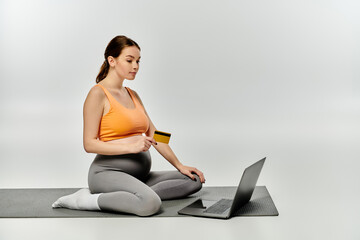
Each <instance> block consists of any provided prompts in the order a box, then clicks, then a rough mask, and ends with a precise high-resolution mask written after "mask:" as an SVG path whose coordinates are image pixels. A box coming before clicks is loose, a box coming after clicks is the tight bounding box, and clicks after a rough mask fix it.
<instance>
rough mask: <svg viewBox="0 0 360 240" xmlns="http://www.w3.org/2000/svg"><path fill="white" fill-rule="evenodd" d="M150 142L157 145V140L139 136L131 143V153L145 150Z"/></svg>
mask: <svg viewBox="0 0 360 240" xmlns="http://www.w3.org/2000/svg"><path fill="white" fill-rule="evenodd" d="M152 144H155V145H157V142H156V141H155V140H154V139H153V138H151V137H146V136H141V137H139V138H138V139H137V140H136V141H135V142H134V143H133V144H131V148H130V151H131V152H132V153H139V152H146V151H147V150H149V148H150V147H151V145H152Z"/></svg>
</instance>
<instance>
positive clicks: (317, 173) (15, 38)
mask: <svg viewBox="0 0 360 240" xmlns="http://www.w3.org/2000/svg"><path fill="white" fill-rule="evenodd" d="M116 35H126V36H128V37H130V38H132V39H134V40H135V41H136V42H137V43H138V44H139V45H140V47H141V49H142V51H141V56H142V58H141V63H140V72H139V74H138V75H137V77H136V79H135V80H134V81H126V82H125V85H126V86H129V87H130V88H132V89H134V90H136V91H137V92H138V93H139V95H140V96H141V98H142V100H143V102H144V104H145V107H146V109H147V111H148V113H149V115H150V117H151V118H152V121H153V122H154V123H155V126H156V127H157V128H158V129H159V130H163V131H166V132H171V133H172V138H171V140H170V145H171V147H172V148H173V150H174V151H175V153H176V154H177V156H178V158H179V159H180V160H181V161H182V162H183V163H184V164H187V165H191V166H195V167H197V168H199V169H200V170H202V171H203V172H204V173H205V176H206V179H207V182H206V185H205V186H223V185H228V186H233V185H237V184H238V181H239V179H240V176H241V174H242V171H243V169H244V168H245V167H246V166H248V165H250V164H251V163H253V162H255V161H256V160H259V159H260V158H262V157H265V156H266V157H267V162H266V164H265V166H264V169H263V172H262V175H261V177H260V179H259V185H266V186H267V187H268V189H269V191H270V193H271V195H272V197H273V199H274V201H275V203H276V205H277V207H278V208H279V212H280V216H279V217H277V218H265V219H262V218H236V220H230V221H228V222H220V223H219V222H216V221H212V220H202V221H201V220H198V219H195V220H193V219H192V220H189V221H188V222H184V219H181V220H176V219H175V220H174V219H171V221H170V222H167V221H165V220H164V219H155V220H153V219H151V220H150V219H146V220H144V219H139V220H134V219H132V220H123V219H118V220H106V219H82V220H77V219H73V220H69V219H65V220H63V219H57V220H55V219H53V220H51V221H50V222H49V220H41V219H37V220H31V219H29V220H27V219H25V220H24V219H22V220H21V219H18V220H15V219H12V220H11V219H10V220H1V222H2V223H1V226H2V227H0V237H1V236H3V237H6V238H7V239H12V237H13V239H16V238H17V237H21V236H26V237H29V236H32V235H31V234H35V232H37V234H40V233H39V232H41V231H39V229H43V227H42V226H44V225H43V224H44V223H45V222H46V224H48V225H46V226H47V227H46V228H45V229H47V231H48V232H46V231H45V233H49V234H50V233H51V231H52V230H51V229H52V227H50V226H52V224H54V225H57V226H59V225H60V226H62V228H65V229H66V228H70V229H72V230H71V231H72V232H73V233H74V234H78V235H77V237H79V236H80V234H84V233H85V232H86V234H87V235H86V237H87V238H88V239H91V238H92V237H93V239H96V236H98V233H97V232H96V233H94V232H93V231H95V230H94V229H96V228H98V227H99V226H101V227H103V228H105V229H107V230H108V231H105V232H106V234H108V235H105V236H108V237H111V236H112V235H111V230H112V226H113V227H114V229H116V227H119V226H120V225H121V226H126V227H125V228H124V229H122V231H123V234H125V236H128V237H129V236H132V237H134V236H133V235H131V234H132V233H133V232H134V231H136V230H134V229H137V228H138V226H144V227H145V228H146V226H147V228H152V229H155V230H158V232H159V234H158V235H156V236H158V237H159V238H161V237H163V236H165V235H166V234H167V233H169V234H171V232H173V231H176V230H177V227H174V226H179V228H182V227H181V226H183V228H184V229H185V228H187V229H189V228H190V229H195V228H197V227H194V226H199V227H201V226H203V227H204V226H205V225H204V224H205V223H206V226H210V227H209V229H211V226H212V225H211V224H214V226H217V230H219V229H220V230H219V231H220V232H221V231H223V232H224V233H226V234H227V235H225V236H227V237H228V239H233V238H234V239H235V238H237V237H238V236H245V237H249V236H252V237H253V239H262V238H263V237H264V238H265V237H267V238H268V239H269V238H272V237H273V238H276V239H289V238H292V239H294V235H296V236H298V237H299V239H304V238H307V239H312V238H313V239H315V238H317V239H319V238H323V237H326V238H327V239H339V238H342V239H359V238H360V231H359V230H358V228H357V226H358V225H359V217H360V210H359V209H360V208H359V207H358V205H357V203H358V202H360V190H359V183H360V177H359V174H358V169H359V168H360V164H359V161H360V151H359V147H358V145H359V141H360V126H359V122H360V68H359V67H360V44H359V43H360V3H359V2H358V1H356V0H345V1H344V0H333V1H325V0H305V1H304V0H302V1H300V0H295V1H285V0H274V1H265V0H256V1H253V0H252V1H250V0H249V1H247V0H246V1H190V0H186V1H165V0H164V1H160V0H156V1H85V0H83V1H69V0H66V1H41V0H33V1H25V0H24V1H19V0H15V1H14V0H11V1H10V0H8V1H4V0H0V80H1V87H0V132H1V134H0V150H1V155H0V164H1V165H0V188H46V187H86V186H87V171H88V168H89V165H90V163H91V161H92V160H93V158H94V155H93V154H88V153H86V152H85V151H84V150H83V146H82V127H83V125H82V107H83V102H84V100H85V98H86V95H87V93H88V91H89V90H90V88H91V87H92V86H93V85H94V84H95V77H96V75H97V73H98V70H99V68H100V65H101V64H102V62H103V61H104V57H103V54H104V50H105V47H106V45H107V44H108V42H109V41H110V40H111V39H112V38H113V37H115V36H116ZM151 153H152V157H153V169H154V170H168V169H173V168H172V166H171V165H170V164H169V163H167V162H166V160H164V159H163V158H162V157H161V156H160V155H159V154H158V153H157V152H156V150H154V149H151ZM186 219H191V218H186ZM191 221H193V222H191ZM239 221H241V224H240V223H239ZM204 222H205V223H204ZM172 223H173V224H172ZM164 224H165V226H166V229H167V230H164V229H163V228H162V227H160V226H164ZM166 224H168V225H166ZM194 224H195V225H194ZM216 224H217V225H216ZM239 224H240V225H241V226H247V227H245V228H244V229H242V231H240V233H238V234H239V235H236V234H235V233H236V232H237V230H235V229H237V228H238V227H239ZM15 226H17V227H16V229H18V227H19V226H20V228H19V229H22V228H23V231H14V228H13V227H15ZM85 226H89V228H88V227H85ZM134 226H137V227H134ZM54 228H56V227H54ZM207 228H208V227H207ZM89 229H90V230H89ZM215 229H216V228H215ZM285 229H288V230H285ZM167 231H168V232H167ZM186 231H189V230H186ZM214 231H215V230H214ZM66 232H68V231H66ZM161 232H162V233H164V235H161V234H160V233H161ZM45 233H44V235H36V234H35V235H36V236H38V237H39V236H40V237H41V236H42V237H45V236H47V235H46V234H45ZM68 233H69V232H68ZM22 234H23V235H22ZM63 234H64V233H63ZM138 234H140V235H136V236H143V237H146V235H141V233H138ZM143 234H145V233H143ZM192 234H193V236H199V237H200V236H204V235H201V234H200V233H194V232H193V233H192ZM241 234H242V235H241ZM35 235H34V236H35ZM56 236H58V237H59V236H61V234H60V235H56ZM64 236H66V237H67V238H69V237H70V236H75V235H69V236H68V235H64ZM84 236H85V235H84ZM102 236H103V235H102ZM123 236H124V235H123ZM177 236H178V237H180V236H181V235H177ZM205 236H206V235H205ZM209 237H210V238H211V237H216V234H215V235H214V232H213V233H209V236H208V238H209ZM70 238H71V237H70ZM4 239H5V238H4Z"/></svg>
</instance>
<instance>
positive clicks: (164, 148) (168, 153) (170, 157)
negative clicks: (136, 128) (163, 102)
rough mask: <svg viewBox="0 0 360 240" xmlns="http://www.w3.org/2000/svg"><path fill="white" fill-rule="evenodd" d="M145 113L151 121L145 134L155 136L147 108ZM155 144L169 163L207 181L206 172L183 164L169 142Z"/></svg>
mask: <svg viewBox="0 0 360 240" xmlns="http://www.w3.org/2000/svg"><path fill="white" fill-rule="evenodd" d="M133 92H134V94H135V96H136V97H137V98H138V100H139V102H140V103H141V105H142V106H143V107H144V104H143V103H142V101H141V99H140V97H139V95H138V94H137V93H136V92H135V91H133ZM144 110H145V107H144ZM145 113H146V115H147V117H148V119H149V122H150V127H149V129H148V131H147V132H146V133H145V134H146V136H148V137H150V138H153V136H154V132H155V130H156V128H155V126H154V124H153V122H152V121H151V119H150V117H149V115H148V114H147V112H146V110H145ZM153 146H154V147H155V149H156V150H157V151H158V152H159V153H160V154H161V155H162V156H163V157H164V158H165V159H166V160H167V161H168V162H169V163H171V164H172V165H173V166H174V167H175V168H176V169H177V170H179V172H181V173H182V174H184V175H187V176H189V177H190V178H191V179H193V180H195V177H194V175H193V174H192V173H195V174H197V175H198V176H199V177H200V181H201V182H202V183H204V182H205V177H204V174H203V173H202V172H201V171H200V170H198V169H196V168H194V167H189V166H185V165H183V164H182V163H181V162H180V161H179V159H178V158H177V157H176V155H175V153H174V152H173V151H172V149H171V147H170V146H169V145H168V144H165V143H161V142H158V143H157V145H153Z"/></svg>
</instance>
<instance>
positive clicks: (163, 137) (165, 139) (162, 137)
mask: <svg viewBox="0 0 360 240" xmlns="http://www.w3.org/2000/svg"><path fill="white" fill-rule="evenodd" d="M170 137H171V133H167V132H161V131H155V133H154V139H155V141H157V142H162V143H166V144H169V141H170Z"/></svg>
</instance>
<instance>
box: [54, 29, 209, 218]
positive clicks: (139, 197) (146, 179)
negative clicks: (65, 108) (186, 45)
mask: <svg viewBox="0 0 360 240" xmlns="http://www.w3.org/2000/svg"><path fill="white" fill-rule="evenodd" d="M104 56H105V61H104V63H103V65H102V66H101V69H100V72H99V74H98V76H97V78H96V83H97V84H96V85H95V86H94V87H92V88H91V90H90V92H89V94H88V96H87V98H86V100H85V103H84V111H83V113H84V134H83V140H84V148H85V151H86V152H88V153H96V154H97V155H96V157H95V159H94V161H93V162H92V164H91V166H90V170H89V175H88V183H89V188H88V189H87V188H84V189H80V190H79V191H77V192H75V193H73V194H71V195H67V196H63V197H61V198H59V199H58V200H57V201H56V202H55V203H54V204H53V207H54V208H57V207H65V208H70V209H79V210H100V211H112V212H122V213H131V214H136V215H138V216H149V215H153V214H155V213H157V212H158V211H159V210H160V207H161V200H168V199H176V198H182V197H186V196H188V195H190V194H192V193H195V192H197V191H199V190H200V189H201V187H202V183H204V182H205V178H204V175H203V173H202V172H201V171H200V170H198V169H196V168H194V167H189V166H185V165H183V164H182V163H181V162H180V161H179V160H178V159H177V157H176V156H175V154H174V152H173V151H172V150H171V148H170V146H169V145H168V144H165V143H161V142H156V141H155V140H154V139H153V135H154V132H155V130H156V128H155V126H154V124H153V123H152V121H151V120H150V118H149V115H148V114H147V112H146V110H145V108H144V105H143V103H142V101H141V99H140V97H139V95H138V94H137V93H136V92H135V91H134V90H131V89H130V88H128V87H124V86H123V83H124V80H125V79H127V80H134V79H135V76H136V74H137V72H138V70H139V62H140V47H139V45H138V44H137V43H136V42H135V41H133V40H131V39H130V38H127V37H125V36H117V37H115V38H113V39H112V40H111V41H110V43H109V44H108V46H107V47H106V50H105V54H104ZM151 146H153V147H155V149H156V150H157V151H158V152H159V153H160V154H161V155H162V156H163V157H164V158H165V159H166V160H167V161H169V162H170V163H171V164H172V165H173V166H174V167H175V168H176V169H177V171H176V170H174V171H150V168H151V156H150V153H149V148H150V147H151Z"/></svg>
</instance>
